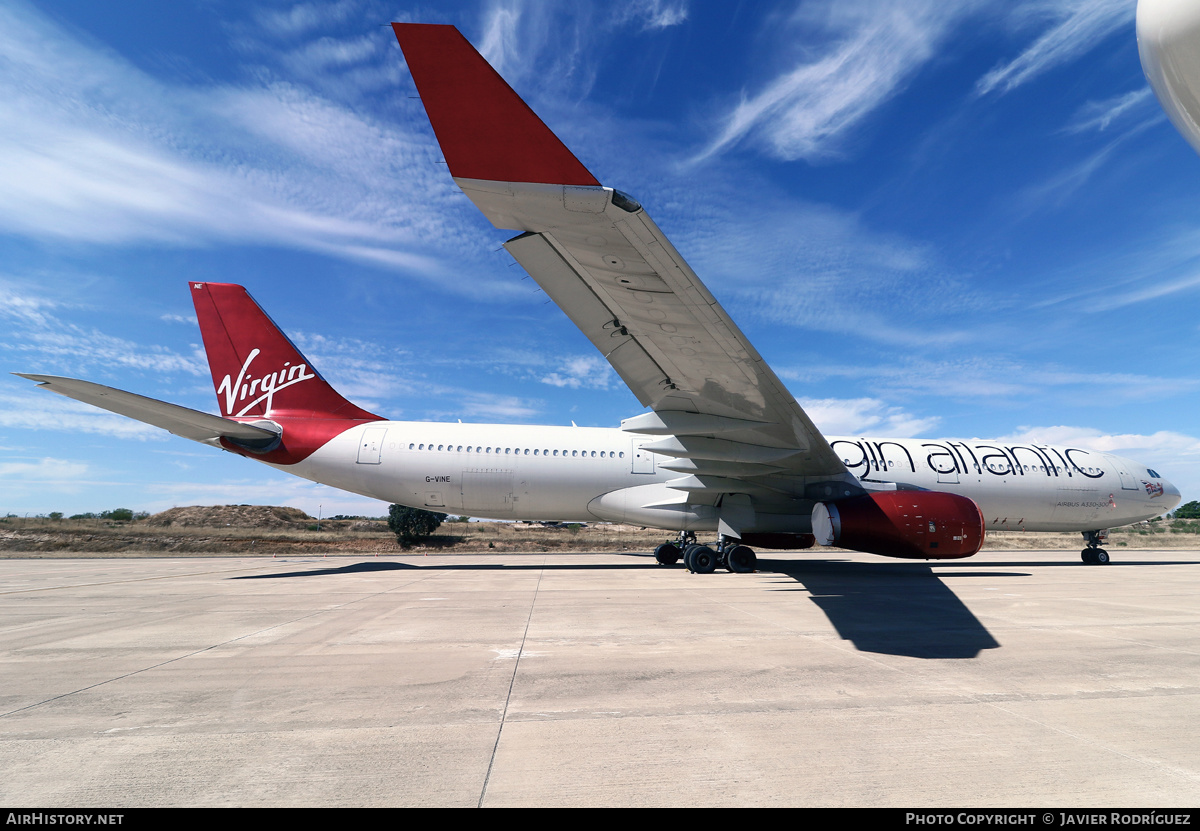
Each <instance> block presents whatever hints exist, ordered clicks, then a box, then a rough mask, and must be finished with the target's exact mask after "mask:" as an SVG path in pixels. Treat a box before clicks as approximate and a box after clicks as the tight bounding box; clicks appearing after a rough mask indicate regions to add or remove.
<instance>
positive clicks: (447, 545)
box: [0, 505, 671, 557]
mask: <svg viewBox="0 0 1200 831" xmlns="http://www.w3.org/2000/svg"><path fill="white" fill-rule="evenodd" d="M670 536H671V535H670V534H669V533H668V532H665V531H655V530H652V529H651V530H645V529H639V528H635V527H633V526H628V525H594V526H590V527H589V526H579V525H559V526H554V527H544V526H541V525H527V524H524V523H511V522H445V523H443V524H442V526H441V527H440V528H439V529H438V531H437V533H436V534H434V535H433V536H432V537H430V538H428V539H426V540H424V541H422V543H421V544H418V545H414V546H413V547H412V548H411V549H409V551H410V552H415V553H422V552H434V551H437V552H440V553H471V552H476V553H477V552H486V551H497V552H506V551H518V552H526V553H537V552H542V551H573V550H574V551H639V550H645V551H649V550H652V549H653V548H654V546H655V545H657V544H658V543H660V542H664V541H666V540H667V539H668V538H669V537H670ZM402 550H403V549H402V548H401V547H400V545H399V543H397V542H396V537H395V535H394V534H393V533H392V532H391V531H390V530H388V527H387V522H386V521H382V520H371V519H323V520H321V521H320V522H318V521H317V519H316V518H315V517H311V516H309V515H308V514H306V513H304V512H303V511H301V510H299V509H297V508H287V507H279V506H267V505H215V506H202V507H185V508H172V509H170V510H168V511H163V512H162V513H160V514H155V515H153V516H151V517H149V518H147V519H144V520H139V521H135V522H116V521H112V520H103V519H79V520H71V519H63V520H57V521H56V520H50V519H45V518H42V517H38V518H29V519H23V518H19V517H8V518H6V519H0V557H14V556H15V557H31V556H32V557H38V556H42V557H69V556H80V555H89V554H90V555H99V556H106V555H108V556H123V557H127V556H151V557H152V556H187V555H190V554H196V555H206V556H213V555H222V554H228V555H238V556H245V555H247V554H258V555H283V554H290V555H296V554H371V553H381V554H382V553H387V554H395V553H399V552H401V551H402Z"/></svg>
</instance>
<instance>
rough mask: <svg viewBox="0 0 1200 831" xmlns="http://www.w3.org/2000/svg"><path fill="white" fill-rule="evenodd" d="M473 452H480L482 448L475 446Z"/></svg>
mask: <svg viewBox="0 0 1200 831" xmlns="http://www.w3.org/2000/svg"><path fill="white" fill-rule="evenodd" d="M475 452H476V453H482V452H483V448H482V447H476V448H475Z"/></svg>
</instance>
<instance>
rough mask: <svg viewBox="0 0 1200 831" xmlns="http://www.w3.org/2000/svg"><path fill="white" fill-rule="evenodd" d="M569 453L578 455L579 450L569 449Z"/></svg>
mask: <svg viewBox="0 0 1200 831" xmlns="http://www.w3.org/2000/svg"><path fill="white" fill-rule="evenodd" d="M571 455H572V456H578V455H579V451H578V450H572V451H571Z"/></svg>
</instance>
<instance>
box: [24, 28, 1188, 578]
mask: <svg viewBox="0 0 1200 831" xmlns="http://www.w3.org/2000/svg"><path fill="white" fill-rule="evenodd" d="M393 28H394V29H395V33H396V37H397V38H398V39H399V41H400V46H401V48H402V49H403V51H404V56H405V58H406V60H407V62H408V66H409V69H410V70H411V72H412V74H413V78H414V80H415V81H416V85H417V89H418V91H419V93H420V95H421V100H422V102H423V103H424V106H425V110H426V112H427V114H428V116H429V119H430V121H431V123H432V125H433V130H434V133H435V134H436V136H437V140H438V142H439V144H440V145H441V149H442V152H443V154H444V155H445V159H446V162H447V164H448V165H449V168H450V172H451V174H452V175H453V177H454V181H455V182H456V183H457V184H458V186H459V187H460V188H461V189H462V190H463V192H464V193H465V194H466V195H467V196H468V197H470V199H471V201H472V202H474V203H475V205H476V206H477V207H478V208H479V209H480V210H481V211H483V213H484V215H485V216H486V217H487V218H488V219H489V220H491V222H492V223H493V224H494V225H495V226H496V227H498V228H506V229H513V230H516V231H520V232H521V233H520V234H519V235H518V236H515V237H513V238H512V239H510V240H509V241H508V242H507V243H505V248H507V249H508V251H509V252H510V253H511V254H512V256H513V257H514V258H515V259H516V260H517V261H518V262H519V263H520V264H521V265H522V266H523V267H524V268H525V270H526V271H528V272H529V274H530V275H531V276H532V277H533V278H534V279H535V280H536V281H537V282H538V283H539V284H540V285H541V287H542V288H543V289H544V290H545V291H546V293H547V294H548V295H549V296H550V297H551V298H552V299H553V300H554V301H555V302H556V303H557V304H558V306H559V307H560V308H561V309H562V310H563V311H564V312H566V314H567V316H568V317H570V318H571V320H572V321H573V322H574V323H575V324H576V325H577V326H579V328H580V329H581V330H582V331H583V332H584V334H585V335H587V337H588V338H589V339H590V340H591V341H592V343H593V344H594V345H595V346H596V348H597V349H599V350H600V352H601V354H602V355H604V357H605V358H606V359H607V360H608V361H609V363H610V364H612V366H613V369H615V370H616V372H617V374H618V375H619V376H620V377H621V378H622V380H624V381H625V383H626V384H627V385H628V386H629V388H630V390H632V391H633V393H634V395H635V396H636V397H637V399H638V401H640V402H641V404H642V405H643V406H645V407H648V408H649V410H650V411H649V412H646V413H643V414H641V415H637V416H634V417H632V418H629V419H626V420H624V421H623V422H622V423H621V427H620V429H615V428H614V429H602V428H580V427H542V426H539V427H530V426H517V425H503V424H461V423H459V424H430V423H420V422H398V421H387V420H384V419H383V418H381V417H379V416H377V415H374V414H372V413H369V412H367V411H365V410H362V409H360V408H358V407H356V406H355V405H354V404H352V403H350V402H349V401H347V400H346V399H345V398H343V397H342V396H341V395H339V394H338V393H337V392H336V391H335V390H334V389H333V387H331V386H330V385H329V384H328V383H327V382H326V381H325V380H324V378H322V377H321V375H320V374H319V373H318V372H317V371H316V369H315V368H314V367H313V366H312V364H311V363H310V362H309V361H308V360H307V359H306V358H305V357H304V356H303V355H301V354H300V352H299V351H298V350H297V349H296V347H295V346H294V345H293V344H292V343H291V341H290V340H288V338H287V337H286V336H285V335H284V334H283V333H282V332H280V331H279V329H277V328H276V327H275V325H274V324H273V323H272V322H271V320H270V318H268V317H267V315H266V314H265V313H264V312H263V310H262V309H261V308H259V306H258V305H257V304H256V303H255V302H254V301H253V300H252V299H251V298H250V296H249V294H247V293H246V291H245V289H243V288H242V287H241V286H236V285H229V284H217V283H192V284H191V285H190V287H191V293H192V299H193V301H194V303H195V307H196V316H197V318H198V320H199V324H200V330H201V333H202V335H203V338H204V348H205V351H206V352H207V355H208V361H209V366H210V368H211V370H212V377H213V386H214V388H215V390H216V393H217V400H218V402H219V407H220V411H221V415H220V416H216V415H210V414H208V413H202V412H199V411H196V410H190V409H187V408H184V407H179V406H176V405H173V404H168V403H166V402H163V401H157V400H154V399H150V398H144V397H142V396H139V395H135V394H133V393H129V392H123V391H120V390H114V389H111V388H109V387H103V386H100V385H98V384H93V383H90V382H87V381H80V380H75V379H69V378H59V377H53V376H46V375H24V376H23V377H25V378H30V379H32V380H35V381H39V382H41V384H42V386H44V387H45V388H47V389H49V390H51V391H52V392H57V393H60V394H62V395H65V396H68V397H70V398H75V399H78V400H80V401H85V402H87V403H89V404H94V405H96V406H98V407H102V408H104V409H107V410H111V411H112V412H116V413H120V414H122V415H126V416H129V417H131V418H135V419H138V420H140V421H144V422H147V423H149V424H153V425H156V426H158V427H162V428H164V429H166V430H169V431H171V432H172V433H175V434H177V435H180V436H183V437H185V438H189V439H193V440H195V441H199V442H204V443H207V444H211V445H214V446H217V447H221V448H223V449H225V450H228V451H231V452H233V453H238V454H240V455H242V456H246V457H248V458H251V459H256V460H258V461H261V462H264V463H266V464H269V465H271V466H272V467H275V468H277V469H279V470H284V471H287V472H288V473H293V474H295V475H297V476H301V477H304V478H306V479H311V480H313V481H316V482H321V483H324V484H327V485H332V486H333V487H337V488H342V489H344V490H348V491H352V492H354V493H358V494H363V495H366V496H370V497H374V498H376V499H381V500H384V501H386V502H394V503H399V504H403V505H410V506H413V507H420V508H432V509H437V510H445V511H453V512H454V513H464V514H470V515H473V516H480V517H490V518H499V519H505V518H508V519H527V520H537V519H555V520H607V521H612V522H631V523H636V524H638V525H645V526H653V527H656V528H662V529H665V530H669V531H673V532H676V533H677V534H678V537H677V539H675V540H674V541H673V542H664V543H663V544H662V545H660V546H659V547H658V548H657V549H656V550H655V555H656V558H657V560H658V562H660V563H663V564H674V563H676V562H678V560H679V558H680V556H682V557H683V559H684V563H685V564H686V565H687V567H688V568H689V569H691V570H692V571H695V572H711V571H713V570H715V569H716V568H717V567H723V568H726V569H728V570H729V571H734V572H746V571H752V570H753V569H754V567H755V563H756V557H755V554H754V551H753V549H752V548H751V547H750V546H755V545H757V546H761V547H768V548H807V547H809V546H811V545H812V544H813V543H814V542H816V543H820V544H822V545H838V546H841V547H843V548H849V549H854V550H858V551H865V552H870V553H874V554H882V555H885V556H890V557H905V558H919V559H952V558H958V557H969V556H971V555H972V554H974V553H975V552H977V551H978V550H979V549H980V547H981V546H982V544H983V537H984V533H985V531H986V529H988V528H991V529H1014V530H1019V529H1025V530H1029V531H1081V532H1083V535H1084V537H1085V539H1086V541H1087V548H1085V549H1084V550H1083V560H1084V561H1085V562H1088V563H1106V562H1108V554H1107V553H1106V552H1105V551H1104V550H1103V549H1102V548H1100V547H1099V544H1100V542H1101V541H1102V540H1103V538H1104V536H1105V534H1106V533H1107V531H1106V529H1108V528H1110V527H1113V526H1119V525H1125V524H1128V523H1132V522H1137V521H1139V520H1143V519H1148V518H1150V517H1153V516H1156V515H1158V514H1161V513H1163V512H1164V511H1168V510H1170V509H1171V508H1173V507H1175V505H1177V504H1178V502H1179V492H1178V491H1177V490H1176V489H1175V488H1174V487H1172V485H1171V484H1170V483H1169V482H1167V481H1166V480H1165V479H1163V478H1162V477H1161V476H1159V475H1158V473H1157V472H1155V471H1153V470H1149V469H1148V468H1146V467H1145V466H1144V465H1139V464H1137V463H1136V462H1133V461H1130V460H1128V459H1122V458H1118V457H1116V456H1112V455H1108V454H1104V453H1096V452H1093V451H1089V450H1086V449H1083V448H1078V447H1050V446H1044V445H1036V444H1016V445H1014V444H1010V443H1005V442H999V441H978V440H973V441H925V440H922V439H887V438H860V437H855V438H842V437H833V436H831V437H825V436H823V435H821V433H820V432H819V431H818V430H817V428H816V427H815V426H814V425H813V423H812V421H811V420H810V419H809V417H808V416H807V415H806V414H805V413H804V411H803V410H802V409H801V408H800V406H799V404H797V403H796V400H795V398H793V397H792V394H791V393H790V392H789V391H788V390H787V388H786V387H785V386H784V385H783V383H782V382H781V381H780V380H779V378H778V377H777V376H776V375H775V373H774V372H772V371H771V369H770V367H768V366H767V365H766V363H765V362H764V361H763V359H762V357H761V356H760V355H759V354H758V352H756V351H755V349H754V347H753V346H751V345H750V341H749V340H747V339H746V337H745V335H743V334H742V332H741V330H740V329H738V327H737V326H736V325H735V324H734V322H733V321H732V320H731V319H730V318H729V316H728V315H727V314H726V313H725V310H724V309H722V308H721V305H720V304H719V303H718V302H717V301H716V299H714V298H713V296H712V294H710V293H709V291H708V289H707V288H705V286H704V284H703V283H702V282H701V281H700V279H699V278H698V277H697V276H696V275H695V274H694V273H693V272H692V270H691V269H690V268H689V267H688V265H687V263H686V262H685V261H684V258H683V257H682V256H681V255H680V254H679V252H678V251H676V250H675V247H674V246H673V245H671V243H670V241H668V240H667V238H666V237H665V236H664V235H663V232H662V231H661V230H659V228H658V226H657V225H656V224H655V223H654V221H653V220H652V219H651V218H650V216H649V215H648V214H647V213H646V211H645V209H644V208H643V207H642V206H641V205H640V204H639V203H638V202H637V201H635V200H634V199H633V198H631V197H630V196H628V195H626V194H624V193H622V192H620V191H618V190H614V189H613V188H609V187H604V186H602V185H601V184H600V182H598V181H597V180H596V178H595V177H594V176H592V174H591V173H589V172H588V170H587V168H585V167H584V166H583V164H581V163H580V162H579V160H578V159H576V158H575V156H574V155H572V153H571V152H570V151H569V150H568V149H567V148H566V147H565V146H564V145H563V144H562V142H561V141H559V139H558V138H557V137H556V136H555V135H554V133H552V132H551V131H550V129H549V128H548V127H546V125H545V124H543V123H542V121H541V120H540V119H539V118H538V117H537V116H536V115H535V114H534V113H533V111H532V110H530V109H529V107H528V106H527V105H526V104H525V102H524V101H522V100H521V99H520V98H519V97H518V96H517V94H516V93H515V92H514V91H513V90H512V89H511V88H510V87H509V86H508V84H507V83H505V81H504V80H503V79H502V78H501V77H500V76H499V75H498V74H497V73H496V71H495V70H494V69H492V67H491V66H490V65H488V63H487V62H486V61H485V60H484V59H483V58H482V57H481V56H480V55H479V54H478V53H477V52H476V51H475V50H474V48H472V46H471V45H470V44H469V43H468V42H467V40H466V39H465V38H464V37H463V36H462V35H461V34H460V33H459V32H458V30H457V29H455V28H454V27H452V26H435V25H426V24H407V23H405V24H401V23H396V24H393ZM700 533H707V534H715V535H716V542H715V544H713V545H704V544H700V543H698V542H697V539H696V538H697V534H700Z"/></svg>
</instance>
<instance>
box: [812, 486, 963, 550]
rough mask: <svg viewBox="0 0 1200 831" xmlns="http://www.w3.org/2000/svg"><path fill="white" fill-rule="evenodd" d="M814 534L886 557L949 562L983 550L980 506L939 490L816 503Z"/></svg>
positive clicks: (819, 539) (828, 542) (820, 540)
mask: <svg viewBox="0 0 1200 831" xmlns="http://www.w3.org/2000/svg"><path fill="white" fill-rule="evenodd" d="M812 527H813V534H814V535H815V536H816V538H817V542H818V543H820V544H821V545H837V546H839V547H840V548H849V549H851V550H853V551H865V552H867V553H868V554H882V555H884V556H885V557H905V558H908V559H915V560H954V559H958V558H961V557H970V556H971V555H972V554H974V553H975V552H976V551H978V550H979V549H980V548H981V547H982V546H983V534H984V521H983V514H982V513H980V511H979V506H978V505H976V504H975V502H974V501H973V500H970V499H968V498H967V497H965V496H958V495H957V494H953V493H942V492H939V491H884V492H880V493H868V494H863V495H862V496H854V497H850V498H848V499H838V500H836V501H833V502H818V503H817V504H816V505H815V506H814V507H813V512H812Z"/></svg>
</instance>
